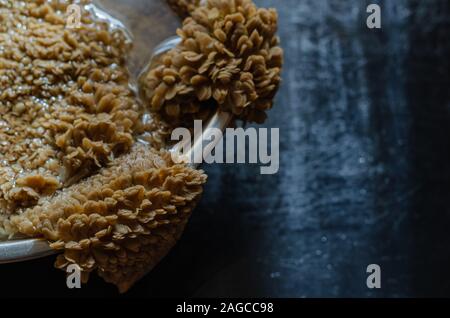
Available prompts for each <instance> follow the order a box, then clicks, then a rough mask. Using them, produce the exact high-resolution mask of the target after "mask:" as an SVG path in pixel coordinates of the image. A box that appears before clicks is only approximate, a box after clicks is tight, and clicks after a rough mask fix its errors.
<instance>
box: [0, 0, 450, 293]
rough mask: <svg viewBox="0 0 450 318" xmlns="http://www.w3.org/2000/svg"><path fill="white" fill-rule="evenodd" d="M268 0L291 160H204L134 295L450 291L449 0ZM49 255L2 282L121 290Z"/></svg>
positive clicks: (6, 271) (4, 274)
mask: <svg viewBox="0 0 450 318" xmlns="http://www.w3.org/2000/svg"><path fill="white" fill-rule="evenodd" d="M257 2H258V3H259V4H261V5H264V6H273V7H276V8H277V9H278V10H279V15H280V35H281V40H282V45H283V47H284V49H285V52H286V67H285V69H284V75H283V78H284V82H283V86H282V88H281V91H280V93H279V95H278V98H277V102H276V107H275V108H274V109H273V110H272V111H271V112H270V119H269V120H268V121H267V123H266V124H265V125H264V126H266V127H279V128H280V135H281V146H280V147H281V167H280V172H279V173H278V174H277V175H273V176H262V175H260V174H259V167H257V166H248V165H233V166H230V165H225V166H224V165H220V166H206V167H205V169H206V171H207V173H208V174H209V183H208V185H207V187H206V192H205V195H204V198H203V200H202V202H201V204H200V206H199V207H198V208H197V209H196V211H195V213H194V215H193V217H192V220H191V222H190V224H189V225H188V228H187V230H186V232H185V235H184V236H183V237H182V239H181V241H180V243H179V244H178V245H177V247H176V248H175V249H174V250H173V251H172V252H171V254H170V255H169V256H168V257H167V258H166V259H165V260H164V261H163V262H162V263H161V264H160V265H159V266H158V267H157V268H156V269H155V270H154V271H153V272H151V273H150V274H149V275H148V276H147V277H146V278H145V279H143V280H142V281H141V282H139V283H138V284H137V285H136V286H135V287H134V288H133V289H132V290H131V291H130V292H129V293H128V294H127V296H130V297H133V296H160V297H162V296H206V297H209V296H211V297H212V296H226V297H239V296H247V297H249V296H275V297H323V296H325V297H341V296H346V297H371V296H376V297H381V296H388V297H402V296H450V278H449V276H448V271H449V269H450V246H449V243H450V213H449V212H450V211H449V199H450V99H449V91H450V68H449V57H450V2H449V1H448V0H426V1H424V0H422V1H421V0H385V1H352V0H345V1H344V0H329V1H326V0H261V1H257ZM373 2H375V3H379V4H380V5H381V8H382V29H381V30H369V29H368V28H367V27H366V24H365V20H366V17H367V13H366V6H367V5H368V4H369V3H373ZM52 263H53V259H52V258H47V259H43V260H38V261H33V262H27V263H21V264H14V265H6V266H1V268H0V284H1V289H0V295H2V296H4V295H27V296H46V295H51V296H108V295H116V291H115V289H114V287H112V286H109V285H106V284H104V283H103V282H102V281H101V280H100V279H98V278H95V277H94V278H93V279H92V280H91V283H90V284H89V285H88V286H84V287H83V289H82V290H81V291H70V290H68V289H67V288H66V287H65V284H64V273H62V272H59V271H57V270H54V269H53V268H52ZM371 263H376V264H379V265H380V266H381V269H382V288H381V289H380V290H377V291H373V290H369V289H367V287H366V284H365V282H366V272H365V271H366V267H367V265H368V264H371Z"/></svg>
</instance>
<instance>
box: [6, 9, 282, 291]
mask: <svg viewBox="0 0 450 318" xmlns="http://www.w3.org/2000/svg"><path fill="white" fill-rule="evenodd" d="M167 1H168V2H169V4H170V5H171V7H172V8H174V9H176V12H177V13H178V14H179V15H180V16H181V17H187V16H188V17H187V18H186V19H185V20H184V22H183V25H182V27H181V28H180V29H179V30H178V34H179V36H180V37H181V38H182V41H181V43H180V44H179V45H178V46H177V47H176V48H174V49H173V50H171V51H170V52H168V53H167V54H165V55H164V56H163V57H162V59H161V61H160V63H159V64H157V65H155V66H154V67H153V68H151V69H150V70H149V71H148V73H147V74H144V76H143V77H142V78H141V83H140V85H141V89H142V91H143V96H142V97H143V98H144V104H145V105H142V104H141V102H140V100H139V99H138V98H137V97H136V96H135V92H134V90H133V89H132V88H131V87H130V75H129V72H128V70H127V68H126V58H127V55H128V53H129V51H130V49H131V43H130V42H129V39H128V38H127V37H126V36H125V34H124V33H123V32H122V30H119V29H111V27H110V26H109V25H108V23H107V21H99V20H98V19H96V18H95V17H93V16H92V12H90V11H85V10H83V14H82V17H81V25H80V27H79V28H68V27H67V25H66V18H67V17H66V10H67V8H68V5H70V4H72V3H74V1H44V0H32V1H29V0H28V1H15V0H4V1H0V48H1V49H0V238H1V237H3V238H6V237H12V236H14V235H17V234H21V235H26V236H30V237H43V238H45V239H47V240H48V241H49V242H50V246H51V247H52V248H53V249H55V250H58V251H61V253H60V254H59V256H58V257H57V261H56V267H58V268H61V269H63V270H65V269H66V268H67V267H68V266H69V265H71V264H77V265H78V266H79V267H80V269H81V272H82V278H83V281H84V282H86V281H87V279H88V277H89V274H90V273H92V272H94V271H96V272H97V273H98V274H99V275H100V276H101V277H103V278H104V279H105V280H106V281H108V282H111V283H114V284H116V285H117V286H118V288H119V290H120V291H121V292H124V291H126V290H128V288H130V286H132V284H133V283H134V282H136V281H137V280H138V279H139V278H140V277H142V276H143V275H144V274H145V273H146V272H148V271H149V270H150V269H151V268H153V267H154V266H155V265H156V264H157V263H158V262H159V261H160V260H161V258H162V257H164V256H165V255H166V254H167V252H168V251H169V250H170V249H171V248H172V247H173V245H174V244H175V242H176V241H177V240H178V238H179V237H180V235H181V233H182V232H183V229H184V227H185V225H186V223H187V221H188V219H189V216H190V214H191V212H192V210H193V209H194V207H195V205H196V204H197V202H198V200H199V199H200V196H201V193H202V191H203V185H204V183H205V182H206V179H207V177H206V175H205V174H204V172H203V171H201V170H196V169H193V168H191V167H189V166H187V165H184V164H175V163H174V162H172V160H171V157H170V153H169V152H168V151H166V150H164V146H165V145H166V141H167V136H168V135H169V134H170V128H174V127H176V126H178V125H187V126H189V123H190V122H192V120H193V119H196V118H203V119H204V118H206V117H208V115H209V114H210V113H211V112H212V111H215V110H216V109H217V108H220V109H222V110H224V111H231V112H233V113H234V115H235V116H236V117H238V118H241V119H245V120H249V121H262V120H263V119H264V118H265V111H266V110H268V109H269V108H271V107H272V102H273V97H274V95H275V93H276V91H277V89H278V85H279V83H280V72H281V66H282V60H283V54H282V50H281V49H280V48H279V46H278V38H277V37H276V28H277V15H276V12H275V11H274V10H268V9H259V8H257V7H256V6H255V5H254V4H253V2H252V1H250V0H210V1H207V2H206V3H204V4H203V5H200V3H202V2H201V1H197V0H167ZM81 2H82V3H83V4H88V3H90V1H86V0H83V1H81ZM76 3H79V1H77V2H76ZM161 5H164V4H163V3H162V4H161ZM174 32H175V30H174ZM146 106H147V108H146ZM149 113H150V114H149ZM138 140H139V141H138Z"/></svg>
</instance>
